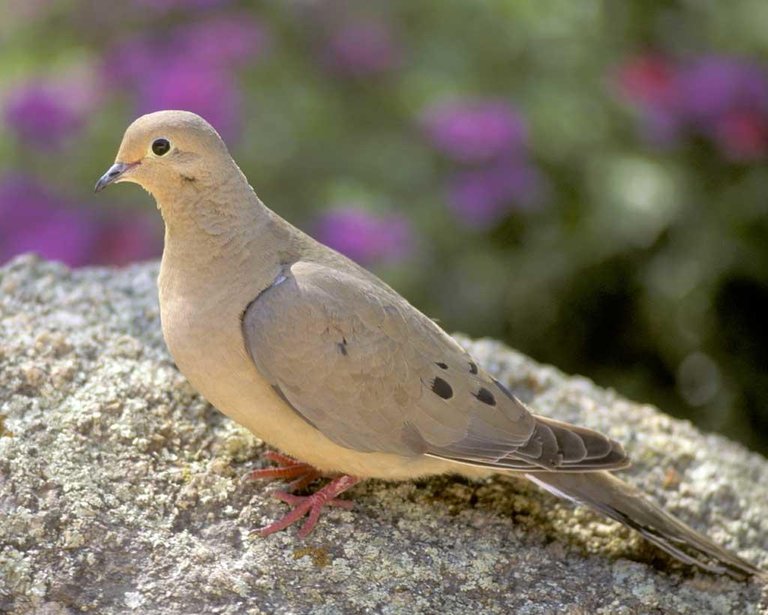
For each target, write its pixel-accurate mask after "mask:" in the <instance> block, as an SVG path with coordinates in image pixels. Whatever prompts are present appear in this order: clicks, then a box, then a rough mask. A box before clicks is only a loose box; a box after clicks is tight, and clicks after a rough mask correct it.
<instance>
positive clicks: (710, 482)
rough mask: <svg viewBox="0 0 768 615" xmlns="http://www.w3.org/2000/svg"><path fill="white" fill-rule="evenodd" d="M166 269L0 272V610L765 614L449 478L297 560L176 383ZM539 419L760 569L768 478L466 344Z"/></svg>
mask: <svg viewBox="0 0 768 615" xmlns="http://www.w3.org/2000/svg"><path fill="white" fill-rule="evenodd" d="M156 274H157V265H156V264H145V265H136V266H132V267H128V268H126V269H121V270H113V269H82V270H79V271H70V270H68V269H66V268H65V267H63V266H61V265H57V264H52V263H46V262H43V261H40V260H38V259H36V258H34V257H22V258H18V259H16V260H15V261H13V262H12V263H10V264H9V265H7V266H5V267H4V268H3V269H0V611H1V612H8V613H14V614H22V613H49V614H59V613H76V612H91V613H99V614H110V613H153V614H158V615H163V614H171V613H198V612H199V613H202V612H205V613H226V614H230V613H231V614H235V613H238V614H239V613H275V612H282V613H288V612H290V613H338V612H367V611H368V612H382V613H400V612H403V613H406V612H407V613H433V612H436V611H441V612H446V613H466V612H469V611H478V612H483V613H509V612H515V613H531V614H534V613H554V612H583V613H650V612H654V613H658V612H661V613H696V614H699V613H760V612H766V609H768V596H766V593H765V592H766V590H765V588H761V587H760V586H759V585H758V584H756V583H752V584H745V583H739V582H736V581H733V580H730V579H727V578H719V577H713V576H710V575H706V574H702V573H698V572H695V571H693V570H691V569H690V568H686V567H684V566H681V565H679V564H677V563H675V562H673V561H671V560H670V559H669V558H667V557H666V556H664V555H663V554H660V553H659V552H658V551H656V550H655V549H653V548H652V547H650V546H648V545H647V544H646V543H644V542H643V541H642V540H641V539H639V538H637V537H636V536H635V535H633V534H632V533H631V532H629V531H628V530H625V529H624V528H622V527H620V526H618V525H617V524H615V523H613V522H610V521H606V520H604V519H602V518H600V517H598V516H597V515H594V514H592V513H591V512H589V511H586V510H583V509H576V508H574V507H572V506H571V505H569V504H567V503H563V502H560V501H558V500H556V499H555V498H553V497H552V496H550V495H548V494H546V493H542V492H540V491H539V490H537V489H536V488H535V487H534V486H532V485H530V484H528V483H526V482H525V481H521V480H514V479H507V478H496V479H491V480H486V481H482V482H477V483H472V482H469V481H467V480H465V479H459V478H453V477H437V478H433V479H429V480H421V481H416V482H408V483H398V484H387V483H384V482H380V481H369V482H366V483H363V484H361V485H360V486H358V487H355V489H354V490H353V491H352V492H351V495H352V496H354V499H355V501H356V507H355V509H354V510H353V511H345V510H340V509H334V510H333V511H332V512H330V513H329V514H326V516H325V517H324V518H323V519H322V520H321V522H320V524H319V525H318V527H317V529H316V530H315V531H314V533H313V534H312V535H311V536H310V537H309V538H308V539H306V540H303V541H302V540H299V539H298V538H297V537H296V532H295V529H289V530H287V531H285V532H282V533H280V534H277V535H274V536H271V537H269V538H266V539H263V538H260V537H258V535H257V534H256V533H254V530H255V529H256V528H258V527H260V526H262V525H264V524H266V523H267V522H268V521H270V520H274V519H275V518H277V517H278V516H279V515H280V514H282V513H283V512H284V509H283V505H282V504H281V503H279V502H277V501H275V500H273V499H271V498H270V497H269V492H270V491H271V490H272V489H273V488H274V487H272V486H269V485H265V484H262V483H255V482H248V481H247V480H244V477H245V476H246V475H247V473H248V470H249V469H250V468H253V467H257V466H260V465H261V464H262V463H263V462H262V461H260V460H259V452H260V451H261V450H262V448H263V447H262V443H261V442H259V441H258V440H257V439H256V438H254V437H253V436H252V435H251V434H249V433H247V432H245V431H244V430H242V429H241V428H239V427H238V426H237V425H235V424H234V423H232V422H231V421H230V420H229V419H227V418H225V417H223V416H222V415H220V414H219V413H218V412H216V411H215V410H214V409H213V408H211V407H210V406H209V405H208V404H207V403H206V402H205V401H204V400H202V399H201V398H200V397H199V396H198V395H197V394H196V393H195V392H194V391H193V390H192V388H191V387H190V386H189V384H188V383H187V382H186V380H185V379H184V377H183V376H182V375H181V374H180V373H179V372H178V370H177V369H176V368H175V366H174V364H173V361H172V360H171V358H170V356H169V355H168V353H167V351H166V349H165V346H164V344H163V340H162V336H161V333H160V324H159V311H158V306H157V298H156V289H155V277H156ZM459 339H460V340H461V342H462V343H463V344H465V345H466V346H467V347H468V348H469V349H470V351H471V352H472V354H473V355H474V356H475V357H476V359H477V360H478V361H479V362H480V363H482V364H483V365H484V366H485V367H487V368H488V369H489V370H490V371H491V372H492V373H493V374H494V375H495V376H496V377H497V378H499V379H500V380H502V381H503V382H508V383H509V385H510V386H511V387H512V388H513V390H514V392H515V393H516V394H517V395H519V396H521V397H522V398H523V399H524V400H525V401H527V402H528V403H530V404H531V405H532V406H534V407H535V408H536V410H537V411H538V412H540V413H542V414H546V415H550V416H554V417H557V418H561V419H563V420H568V421H574V422H577V423H580V424H583V425H587V426H589V427H593V428H596V429H599V430H602V431H605V432H607V433H609V434H610V435H611V436H612V437H613V438H616V439H617V440H619V441H621V442H622V443H623V444H624V446H625V447H626V449H627V451H629V452H630V454H631V455H632V457H633V458H634V460H635V465H634V466H633V467H632V468H631V469H630V470H628V471H626V472H624V473H623V475H624V476H625V477H626V478H627V480H630V481H632V482H634V483H635V484H637V485H639V486H641V487H642V488H643V489H645V490H646V491H647V492H648V493H649V494H651V496H652V497H654V498H655V499H656V500H657V501H659V502H661V503H663V504H664V505H665V506H666V507H667V508H668V509H669V510H670V511H671V512H673V513H675V514H677V515H678V516H680V517H681V518H682V519H683V520H685V521H686V522H688V523H690V524H691V525H693V526H694V527H696V528H697V529H700V530H702V531H705V532H706V533H708V534H709V535H711V536H712V537H713V538H715V539H716V540H717V541H719V542H720V543H722V544H724V545H726V546H728V547H729V548H731V549H733V550H735V551H737V552H739V553H740V554H741V555H742V556H744V557H746V558H748V559H750V560H751V561H753V562H755V563H757V564H761V565H762V566H764V567H765V566H766V565H768V462H767V461H766V460H765V459H763V458H762V457H760V456H759V455H757V454H754V453H750V452H748V451H746V450H745V449H744V448H743V447H741V446H739V445H737V444H735V443H732V442H729V441H727V440H726V439H724V438H722V437H720V436H716V435H705V434H702V433H700V432H698V431H697V430H696V429H694V428H693V427H692V426H691V425H690V424H688V423H684V422H680V421H676V420H673V419H671V418H669V417H667V416H665V415H663V414H661V413H660V412H659V411H658V410H656V409H654V408H652V407H650V406H647V405H640V404H636V403H633V402H630V401H627V400H625V399H623V398H621V397H620V396H619V395H617V394H615V393H613V392H611V391H606V390H603V389H600V388H599V387H597V386H595V385H594V384H592V383H591V382H590V381H588V380H586V379H584V378H580V377H567V376H565V375H563V374H561V373H560V372H558V371H557V370H555V369H554V368H551V367H545V366H541V365H538V364H536V363H534V362H533V361H532V360H530V359H528V358H526V357H524V356H523V355H521V354H519V353H516V352H513V351H511V350H509V349H507V348H505V347H504V346H503V345H501V344H499V343H497V342H493V341H488V340H481V341H471V340H468V339H466V338H459Z"/></svg>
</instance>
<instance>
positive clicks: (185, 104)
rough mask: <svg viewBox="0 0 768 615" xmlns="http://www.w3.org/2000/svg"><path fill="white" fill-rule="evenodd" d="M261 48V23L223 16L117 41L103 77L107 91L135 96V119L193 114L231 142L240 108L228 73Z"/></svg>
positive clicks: (263, 32)
mask: <svg viewBox="0 0 768 615" xmlns="http://www.w3.org/2000/svg"><path fill="white" fill-rule="evenodd" d="M267 45H268V35H267V31H266V30H265V28H264V27H263V26H262V24H261V22H259V21H257V20H256V19H254V18H252V17H251V16H250V15H248V14H240V13H237V14H228V15H223V16H219V17H214V18H211V19H207V20H203V21H199V22H195V23H192V24H186V25H183V26H180V27H178V28H176V29H175V30H173V31H172V32H171V33H170V34H167V35H166V36H164V37H163V38H162V39H152V38H150V37H147V36H140V37H138V38H133V39H129V40H126V41H123V42H122V43H120V44H118V45H116V46H115V47H114V48H113V50H112V53H111V54H110V56H109V58H108V60H107V62H106V63H105V66H104V75H105V77H106V79H107V81H108V82H109V83H110V84H111V85H112V86H113V87H127V88H130V90H132V91H135V92H137V94H138V101H137V102H138V107H139V109H138V110H139V112H141V113H147V112H150V111H157V110H160V109H185V110H188V111H194V112H195V113H198V114H199V115H202V116H203V117H205V118H206V119H207V120H208V121H209V122H210V123H211V124H213V125H214V126H215V127H216V128H217V129H218V130H219V131H220V132H221V133H222V134H223V135H224V136H225V137H227V138H229V139H234V138H235V137H236V135H237V132H238V129H239V121H240V105H241V93H240V88H239V84H238V81H237V79H236V76H235V73H234V69H236V68H237V67H240V66H245V65H250V64H251V63H252V62H253V61H254V60H256V59H258V58H259V57H260V56H262V55H263V53H264V52H265V50H266V48H267Z"/></svg>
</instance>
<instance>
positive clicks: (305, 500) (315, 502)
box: [259, 474, 360, 538]
mask: <svg viewBox="0 0 768 615" xmlns="http://www.w3.org/2000/svg"><path fill="white" fill-rule="evenodd" d="M359 482H360V479H359V478H355V477H354V476H347V475H346V474H345V475H343V476H339V477H338V478H335V479H334V480H332V481H331V482H330V483H328V484H327V485H326V486H325V487H323V488H322V489H320V490H319V491H317V492H315V493H313V494H312V495H293V494H290V493H286V492H284V491H276V492H275V493H274V494H273V496H274V497H276V498H277V499H278V500H282V501H283V502H285V503H286V504H288V505H289V506H293V510H292V511H291V512H289V513H288V514H287V515H285V516H284V517H283V518H282V519H280V520H278V521H275V522H274V523H270V524H269V525H268V526H267V527H264V528H262V529H260V530H259V534H261V535H262V536H269V535H270V534H274V533H275V532H279V531H280V530H284V529H285V528H287V527H288V526H289V525H293V524H294V523H296V522H297V521H299V519H301V518H302V517H304V516H305V515H308V518H307V520H306V522H305V523H304V525H303V526H302V527H301V529H300V530H299V536H300V537H301V538H306V537H307V536H308V535H309V533H310V532H311V531H312V530H313V529H314V527H315V524H316V523H317V520H318V519H319V518H320V513H321V511H322V509H323V506H338V507H340V508H352V502H350V501H349V500H340V499H338V498H337V497H336V496H338V495H340V494H341V493H343V492H344V491H346V490H347V489H349V488H350V487H351V486H352V485H355V484H356V483H359Z"/></svg>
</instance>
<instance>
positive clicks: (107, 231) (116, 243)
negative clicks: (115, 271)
mask: <svg viewBox="0 0 768 615" xmlns="http://www.w3.org/2000/svg"><path fill="white" fill-rule="evenodd" d="M161 253H162V235H161V233H160V230H159V228H158V225H157V224H156V221H155V216H147V215H137V214H134V215H132V216H128V215H121V216H118V217H117V218H110V219H109V220H106V221H105V222H104V223H103V224H102V225H101V228H100V229H99V237H98V241H97V242H96V245H95V247H94V250H93V254H92V255H91V259H90V262H92V263H97V264H102V265H118V266H122V265H127V264H129V263H133V262H136V261H145V260H149V259H152V258H157V257H158V256H160V254H161Z"/></svg>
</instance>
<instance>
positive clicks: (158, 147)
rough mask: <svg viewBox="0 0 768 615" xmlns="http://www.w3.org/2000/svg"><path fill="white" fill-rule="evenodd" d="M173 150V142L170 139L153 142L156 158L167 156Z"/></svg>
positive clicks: (153, 151)
mask: <svg viewBox="0 0 768 615" xmlns="http://www.w3.org/2000/svg"><path fill="white" fill-rule="evenodd" d="M170 150H171V142H170V141H169V140H168V139H155V140H154V141H153V142H152V153H153V154H155V156H165V154H167V153H168V152H169V151H170Z"/></svg>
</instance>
